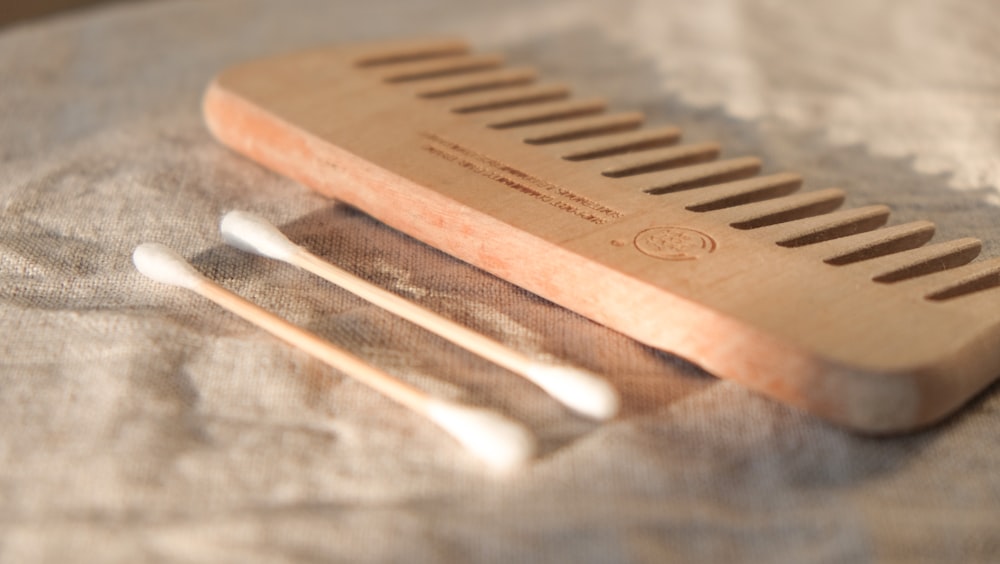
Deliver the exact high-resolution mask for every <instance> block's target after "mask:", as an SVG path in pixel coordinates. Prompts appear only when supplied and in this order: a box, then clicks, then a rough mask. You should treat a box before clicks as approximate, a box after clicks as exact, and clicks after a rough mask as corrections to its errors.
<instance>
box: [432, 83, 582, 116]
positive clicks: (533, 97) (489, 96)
mask: <svg viewBox="0 0 1000 564" xmlns="http://www.w3.org/2000/svg"><path fill="white" fill-rule="evenodd" d="M568 96H569V87H568V86H566V85H565V84H529V85H527V86H510V87H507V88H504V89H502V90H488V91H486V92H477V93H472V94H466V95H464V96H461V97H459V98H457V99H456V100H454V102H453V103H454V105H453V106H452V107H451V111H453V112H455V113H456V114H471V113H475V112H485V111H491V110H498V109H503V108H511V107H517V106H523V105H525V104H534V103H536V102H548V101H551V100H560V99H563V98H566V97H568Z"/></svg>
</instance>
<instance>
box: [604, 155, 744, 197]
mask: <svg viewBox="0 0 1000 564" xmlns="http://www.w3.org/2000/svg"><path fill="white" fill-rule="evenodd" d="M760 165H761V163H760V159H758V158H756V157H740V158H736V159H727V160H724V161H716V162H711V163H705V164H697V165H691V166H686V167H683V168H675V169H671V170H667V171H662V172H653V173H649V174H639V175H636V176H627V177H625V178H620V179H618V182H620V183H621V184H622V186H625V187H629V188H636V189H639V190H642V191H643V192H648V193H650V194H670V193H671V192H680V191H681V190H690V189H693V188H700V187H702V186H707V185H710V184H717V183H719V182H727V181H730V180H737V179H740V178H746V177H748V176H753V175H754V174H757V172H758V171H759V170H760Z"/></svg>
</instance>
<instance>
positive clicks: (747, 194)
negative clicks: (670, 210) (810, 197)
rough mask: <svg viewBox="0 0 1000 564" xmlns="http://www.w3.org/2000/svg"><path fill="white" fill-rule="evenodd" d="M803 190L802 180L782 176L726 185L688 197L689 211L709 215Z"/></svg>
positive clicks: (712, 187)
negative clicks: (708, 213) (712, 212)
mask: <svg viewBox="0 0 1000 564" xmlns="http://www.w3.org/2000/svg"><path fill="white" fill-rule="evenodd" d="M800 187H802V176H801V175H799V174H795V173H792V172H780V173H778V174H769V175H767V176H758V177H756V178H748V179H746V180H737V181H735V182H726V183H724V184H716V185H715V186H709V187H705V188H702V189H700V190H698V191H696V192H692V193H690V194H685V195H684V198H685V201H686V202H688V204H687V205H686V206H685V208H686V209H688V210H690V211H694V212H708V211H714V210H721V209H725V208H731V207H734V206H741V205H743V204H749V203H752V202H759V201H761V200H767V199H769V198H777V197H779V196H787V195H788V194H791V193H792V192H795V191H796V190H798V189H799V188H800Z"/></svg>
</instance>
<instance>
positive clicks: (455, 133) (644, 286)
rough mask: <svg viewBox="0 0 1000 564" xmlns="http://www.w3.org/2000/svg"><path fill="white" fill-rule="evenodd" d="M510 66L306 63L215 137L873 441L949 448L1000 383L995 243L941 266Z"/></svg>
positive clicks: (264, 71) (225, 83)
mask: <svg viewBox="0 0 1000 564" xmlns="http://www.w3.org/2000/svg"><path fill="white" fill-rule="evenodd" d="M500 60H501V59H500V58H499V57H496V56H490V55H485V56H483V55H472V54H470V53H469V52H468V47H467V46H466V45H465V44H464V43H463V42H461V41H459V40H453V39H442V40H426V41H413V42H399V43H382V44H377V45H358V46H348V47H338V48H332V49H320V50H315V51H309V52H302V53H297V54H293V55H288V56H282V57H276V58H271V59H266V60H261V61H256V62H251V63H248V64H244V65H241V66H237V67H234V68H232V69H229V70H227V71H225V72H223V73H222V74H220V75H219V76H218V77H217V79H216V80H215V81H214V82H213V84H212V85H211V86H210V88H209V90H208V92H207V94H206V96H205V106H204V109H205V116H206V120H207V122H208V125H209V127H210V128H211V130H212V131H213V133H214V134H215V135H216V137H218V139H219V140H220V141H222V142H223V143H224V144H226V145H228V146H230V147H232V148H233V149H235V150H236V151H238V152H241V153H243V154H245V155H247V156H249V157H250V158H252V159H254V160H256V161H258V162H261V163H263V164H264V165H266V166H268V167H270V168H272V169H274V170H276V171H278V172H280V173H282V174H285V175H288V176H290V177H292V178H295V179H297V180H299V181H301V182H303V183H304V184H306V185H308V186H311V187H312V188H314V189H316V190H317V191H319V192H321V193H323V194H326V195H328V196H331V197H336V198H338V199H340V200H343V201H345V202H347V203H350V204H351V205H354V206H356V207H358V208H360V209H362V210H364V211H365V212H367V213H369V214H371V215H372V216H374V217H376V218H378V219H380V220H381V221H384V222H385V223H387V224H389V225H392V226H394V227H396V228H398V229H400V230H402V231H404V232H406V233H409V234H410V235H412V236H414V237H416V238H418V239H420V240H422V241H425V242H427V243H429V244H431V245H433V246H435V247H438V248H440V249H442V250H444V251H446V252H448V253H450V254H452V255H454V256H456V257H458V258H461V259H463V260H465V261H467V262H470V263H472V264H475V265H477V266H479V267H481V268H483V269H485V270H487V271H489V272H492V273H494V274H496V275H497V276H500V277H502V278H505V279H507V280H510V281H512V282H514V283H515V284H518V285H520V286H522V287H524V288H526V289H528V290H530V291H532V292H535V293H537V294H539V295H541V296H544V297H546V298H548V299H550V300H552V301H554V302H556V303H559V304H561V305H563V306H565V307H567V308H570V309H572V310H574V311H577V312H579V313H581V314H583V315H585V316H587V317H590V318H591V319H594V320H595V321H597V322H599V323H602V324H605V325H607V326H609V327H611V328H613V329H616V330H618V331H621V332H622V333H624V334H626V335H629V336H631V337H633V338H635V339H637V340H639V341H641V342H643V343H646V344H648V345H650V346H653V347H656V348H660V349H663V350H667V351H670V352H673V353H676V354H679V355H681V356H683V357H685V358H687V359H690V360H691V361H693V362H695V363H697V364H699V365H701V366H702V367H704V368H705V369H707V370H709V371H710V372H712V373H714V374H716V375H718V376H720V377H723V378H728V379H732V380H736V381H738V382H741V383H743V384H745V385H747V386H749V387H751V388H753V389H755V390H758V391H760V392H762V393H764V394H767V395H769V396H771V397H773V398H775V399H777V400H779V401H782V402H785V403H788V404H791V405H795V406H799V407H801V408H803V409H806V410H808V411H810V412H812V413H814V414H816V415H818V416H821V417H824V418H827V419H829V420H831V421H834V422H837V423H840V424H842V425H845V426H848V427H851V428H854V429H858V430H861V431H866V432H873V433H891V432H901V431H908V430H913V429H916V428H919V427H922V426H925V425H928V424H930V423H933V422H935V421H938V420H940V419H941V418H943V417H944V416H946V415H947V414H949V413H951V412H952V411H954V410H955V409H957V408H958V407H959V406H961V405H962V404H963V403H964V402H965V401H967V400H968V399H969V398H970V397H972V396H973V395H974V394H975V393H977V392H978V391H980V390H981V389H983V388H984V387H985V386H987V385H988V384H989V383H990V382H991V381H993V380H994V379H995V378H996V376H997V375H998V374H1000V346H998V345H1000V327H998V325H1000V308H997V307H996V305H997V303H998V298H1000V291H998V290H997V286H998V285H1000V275H998V274H997V268H996V263H995V262H988V263H981V264H977V263H972V264H971V265H967V266H965V267H962V269H961V270H957V269H956V267H961V266H962V265H965V264H966V263H969V261H970V260H972V258H974V257H975V255H976V254H977V253H978V250H979V245H978V243H977V242H976V241H974V240H966V239H962V240H957V241H950V242H944V243H939V244H936V245H931V246H924V244H925V243H926V242H927V241H928V239H929V238H930V235H932V234H933V225H932V224H929V223H925V222H916V223H911V224H907V225H897V226H890V227H882V226H883V225H884V224H885V223H886V222H889V221H891V218H890V216H889V210H888V209H887V208H885V207H883V206H870V207H866V208H860V209H855V210H843V211H837V210H838V208H839V207H840V206H841V205H842V203H843V201H844V192H843V191H842V190H840V189H837V188H830V189H824V190H816V191H808V192H798V189H799V186H800V184H801V179H800V178H799V177H798V176H797V175H795V174H793V173H773V172H771V171H767V172H766V173H765V174H764V175H761V161H760V160H759V159H757V158H756V157H754V156H752V155H726V154H725V151H724V140H722V141H723V143H722V144H721V145H715V144H697V145H694V144H691V145H686V144H680V142H679V141H678V138H679V136H680V131H679V130H678V129H677V128H674V127H670V126H667V127H655V128H648V129H647V128H642V127H641V125H642V121H643V116H642V114H639V113H636V112H620V113H613V112H608V111H606V110H605V108H604V103H603V102H602V101H600V100H576V99H573V98H571V97H569V93H568V89H566V88H565V87H562V86H559V85H555V86H552V85H548V84H538V83H537V81H538V77H537V73H535V72H534V71H533V70H532V69H525V68H507V67H503V66H500ZM952 269H956V270H954V275H953V276H949V273H952V272H953V271H952ZM921 281H923V283H921Z"/></svg>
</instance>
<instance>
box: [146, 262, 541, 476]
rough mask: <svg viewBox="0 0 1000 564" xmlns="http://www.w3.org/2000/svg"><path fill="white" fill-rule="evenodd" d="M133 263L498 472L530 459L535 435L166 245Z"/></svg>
mask: <svg viewBox="0 0 1000 564" xmlns="http://www.w3.org/2000/svg"><path fill="white" fill-rule="evenodd" d="M132 262H133V263H135V267H136V268H137V269H138V270H139V272H141V273H142V274H144V275H146V276H147V277H149V278H152V279H153V280H156V281H157V282H162V283H164V284H170V285H172V286H179V287H181V288H186V289H188V290H192V291H194V292H195V293H197V294H200V295H201V296H203V297H205V298H208V299H209V300H211V301H213V302H215V303H216V304H218V305H220V306H222V308H223V309H226V310H228V311H230V312H232V313H235V314H236V315H238V316H240V317H242V318H243V319H245V320H247V321H249V322H250V323H252V324H254V325H256V326H258V327H260V328H261V329H264V330H265V331H268V332H269V333H271V334H272V335H274V336H276V337H278V338H279V339H282V340H283V341H285V342H287V343H288V344H290V345H293V346H296V347H298V348H300V349H302V350H304V351H306V352H307V353H309V354H311V355H313V356H315V357H316V358H318V359H320V360H322V361H323V362H325V363H327V364H329V365H330V366H332V367H334V368H336V369H337V370H340V371H341V372H343V373H344V374H346V375H348V376H350V377H352V378H354V379H356V380H358V381H360V382H362V383H364V384H367V385H368V386H370V387H372V388H374V389H375V390H377V391H379V392H381V393H382V394H384V395H386V396H387V397H389V398H390V399H392V400H395V401H396V402H398V403H400V404H402V405H403V406H405V407H408V408H410V409H411V410H413V411H415V412H416V413H418V414H420V415H423V416H424V417H427V418H428V419H430V420H431V421H433V422H434V423H436V424H437V425H438V426H439V427H440V428H441V429H443V430H444V431H445V432H447V433H448V434H450V435H451V436H452V437H454V438H455V439H456V440H457V441H458V442H459V443H461V444H462V445H463V446H464V447H465V448H466V449H468V450H469V452H471V453H472V454H473V455H475V456H476V457H478V458H479V459H481V460H483V461H484V462H486V463H487V464H489V465H490V466H491V467H493V468H495V469H497V470H499V471H509V470H513V469H515V468H517V467H519V466H521V465H522V464H524V463H525V462H526V461H527V460H528V459H530V458H531V457H532V456H533V455H534V452H535V440H534V437H533V436H532V434H531V433H530V432H529V431H528V430H527V429H526V428H525V427H524V426H522V425H521V424H519V423H516V422H514V421H511V420H510V419H507V418H506V417H503V416H502V415H500V414H498V413H495V412H493V411H490V410H487V409H482V408H477V407H470V406H467V405H463V404H460V403H456V402H453V401H449V400H445V399H440V398H435V397H433V396H431V395H429V394H427V393H426V392H424V391H422V390H419V389H417V388H415V387H413V386H411V385H409V384H407V383H405V382H403V381H402V380H399V379H397V378H395V377H393V376H391V375H389V374H387V373H385V372H383V371H381V370H379V369H378V368H375V367H374V366H371V365H370V364H367V363H366V362H364V361H363V360H361V359H359V358H358V357H356V356H354V355H352V354H351V353H349V352H347V351H345V350H343V349H341V348H339V347H337V346H335V345H333V344H332V343H330V342H328V341H326V340H324V339H322V338H321V337H319V336H318V335H316V334H314V333H311V332H309V331H306V330H305V329H302V328H301V327H297V326H296V325H293V324H292V323H290V322H288V321H286V320H284V319H282V318H280V317H278V316H277V315H275V314H273V313H271V312H269V311H267V310H265V309H263V308H261V307H260V306H258V305H256V304H254V303H251V302H249V301H247V300H246V299H244V298H242V297H240V296H238V295H236V294H234V293H233V292H230V291H229V290H227V289H225V288H223V287H222V286H220V285H218V284H216V283H215V282H212V281H211V280H209V279H208V278H206V277H205V276H204V275H202V274H201V273H200V272H198V271H197V270H195V268H194V267H193V266H191V265H190V264H189V263H188V262H187V261H185V260H184V259H183V258H182V257H181V256H180V255H178V254H177V253H176V252H174V251H173V250H171V249H170V248H168V247H165V246H163V245H160V244H157V243H146V244H143V245H139V246H138V247H136V249H135V252H133V254H132Z"/></svg>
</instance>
